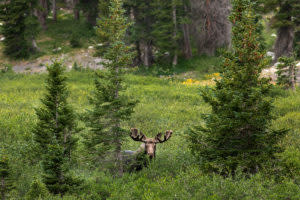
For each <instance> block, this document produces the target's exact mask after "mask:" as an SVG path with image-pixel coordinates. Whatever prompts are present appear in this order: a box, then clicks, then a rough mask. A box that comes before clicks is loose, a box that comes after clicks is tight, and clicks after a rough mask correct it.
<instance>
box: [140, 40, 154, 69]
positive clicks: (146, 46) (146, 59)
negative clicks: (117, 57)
mask: <svg viewBox="0 0 300 200" xmlns="http://www.w3.org/2000/svg"><path fill="white" fill-rule="evenodd" d="M142 48H143V56H142V58H143V59H142V60H143V64H144V66H146V67H150V66H151V65H152V61H153V56H152V46H151V42H149V41H148V42H143V45H142Z"/></svg>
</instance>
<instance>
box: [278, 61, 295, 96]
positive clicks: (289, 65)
mask: <svg viewBox="0 0 300 200" xmlns="http://www.w3.org/2000/svg"><path fill="white" fill-rule="evenodd" d="M278 62H279V63H280V64H279V65H277V67H276V68H277V71H276V74H277V84H278V85H280V86H282V87H283V88H285V89H289V88H291V89H293V90H295V89H296V79H297V76H296V72H297V68H296V61H295V58H294V57H293V56H291V57H280V58H279V59H278Z"/></svg>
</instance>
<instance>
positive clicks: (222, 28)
mask: <svg viewBox="0 0 300 200" xmlns="http://www.w3.org/2000/svg"><path fill="white" fill-rule="evenodd" d="M230 10H231V4H230V0H201V1H199V0H191V21H192V23H191V31H192V32H191V34H192V36H193V38H194V39H195V44H196V47H197V49H198V53H199V54H200V55H201V54H207V55H210V56H213V55H214V54H215V52H216V50H217V49H218V48H222V47H229V46H230V43H231V23H230V21H229V19H228V16H229V14H230Z"/></svg>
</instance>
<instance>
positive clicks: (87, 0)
mask: <svg viewBox="0 0 300 200" xmlns="http://www.w3.org/2000/svg"><path fill="white" fill-rule="evenodd" d="M101 2H102V1H101ZM98 4H99V0H79V7H80V8H81V9H82V10H83V12H84V13H85V15H86V21H87V23H88V24H89V25H91V26H95V25H96V19H97V15H98V11H99V10H98Z"/></svg>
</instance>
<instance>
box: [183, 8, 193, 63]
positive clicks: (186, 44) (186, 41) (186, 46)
mask: <svg viewBox="0 0 300 200" xmlns="http://www.w3.org/2000/svg"><path fill="white" fill-rule="evenodd" d="M184 12H185V13H187V12H188V9H187V6H186V5H184ZM189 28H190V27H189V25H188V24H183V25H182V32H183V48H182V50H183V55H184V57H185V59H190V58H191V57H192V56H193V54H192V47H191V42H190V29H189Z"/></svg>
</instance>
